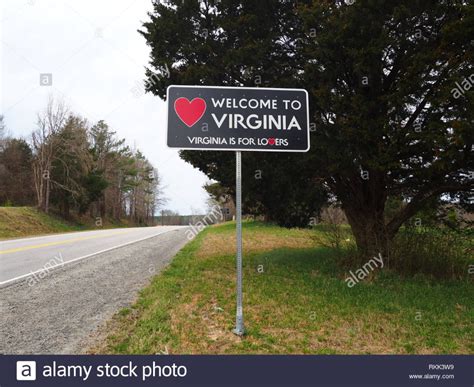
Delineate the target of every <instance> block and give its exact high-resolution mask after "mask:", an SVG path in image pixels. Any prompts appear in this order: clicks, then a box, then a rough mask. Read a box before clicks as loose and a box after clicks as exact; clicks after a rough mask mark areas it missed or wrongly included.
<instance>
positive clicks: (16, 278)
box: [0, 229, 179, 287]
mask: <svg viewBox="0 0 474 387" xmlns="http://www.w3.org/2000/svg"><path fill="white" fill-rule="evenodd" d="M176 230H179V229H173V230H167V231H163V232H160V233H158V234H154V235H149V236H146V237H144V238H141V239H137V240H134V241H131V242H126V243H122V244H121V245H117V246H113V247H109V248H108V249H104V250H100V251H97V252H95V253H92V254H87V255H84V256H83V257H79V258H74V259H71V260H70V261H66V262H64V263H63V264H61V265H56V266H54V267H52V268H51V270H50V271H53V270H55V269H57V268H60V267H64V266H66V265H67V264H68V263H73V262H77V261H80V260H82V259H86V258H89V257H92V256H94V255H97V254H102V253H105V252H107V251H110V250H115V249H119V248H120V247H124V246H127V245H131V244H132V243H137V242H142V241H144V240H147V239H150V238H154V237H156V236H158V235H162V234H166V233H168V232H171V231H176ZM43 270H44V269H39V270H36V271H32V272H29V273H28V274H23V275H20V276H18V277H15V278H11V279H8V280H6V281H3V282H0V287H2V286H3V285H6V284H9V283H11V282H15V281H18V280H21V279H23V278H26V277H29V276H30V275H34V274H37V273H39V272H42V271H43Z"/></svg>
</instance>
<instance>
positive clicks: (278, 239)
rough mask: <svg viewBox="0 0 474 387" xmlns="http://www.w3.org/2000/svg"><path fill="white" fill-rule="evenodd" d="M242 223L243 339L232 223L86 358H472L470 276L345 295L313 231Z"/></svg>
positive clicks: (390, 276)
mask: <svg viewBox="0 0 474 387" xmlns="http://www.w3.org/2000/svg"><path fill="white" fill-rule="evenodd" d="M319 232H321V230H287V229H282V228H278V227H275V226H268V225H264V224H261V223H257V222H247V223H245V224H244V251H245V255H244V314H245V325H246V329H247V334H246V336H245V337H244V338H239V337H237V336H235V335H233V334H232V333H231V330H232V328H233V325H234V316H235V266H234V265H235V258H234V242H235V224H232V223H227V224H224V225H220V226H215V227H211V228H208V229H206V230H205V231H203V232H202V233H201V234H199V235H198V237H197V238H196V239H194V240H193V241H192V242H191V243H189V244H187V245H186V246H185V247H184V248H183V249H182V250H181V251H180V252H179V253H178V255H177V256H176V258H175V259H174V260H173V262H172V264H171V265H170V266H169V267H168V268H167V269H166V270H165V271H164V272H163V273H162V274H160V275H158V276H156V277H155V278H154V279H153V280H152V282H151V284H150V285H149V286H148V287H146V288H145V289H144V290H143V291H142V292H141V293H140V296H139V298H138V300H137V301H136V303H135V304H134V305H132V306H131V307H130V308H126V309H123V310H122V311H120V312H119V313H118V314H116V316H115V317H114V318H113V319H112V320H111V321H110V322H109V323H108V325H107V327H106V332H107V335H106V338H105V339H104V340H103V341H102V342H101V343H99V344H98V345H97V346H96V347H95V348H92V349H90V352H91V353H113V354H152V353H179V354H189V353H197V354H214V353H219V354H231V353H232V354H243V353H245V354H249V353H251V354H291V353H297V354H300V353H303V354H309V353H313V354H367V353H370V354H405V353H409V354H411V353H416V354H441V353H449V354H460V353H463V354H465V353H473V352H474V345H473V342H472V333H473V325H472V324H473V323H472V322H473V317H474V315H473V301H472V300H473V295H474V292H473V287H472V282H471V280H470V279H469V278H467V273H466V278H465V279H464V280H458V281H442V282H440V281H433V280H432V279H430V278H424V277H422V276H421V277H420V276H418V277H416V278H412V279H409V278H403V279H402V278H401V277H399V276H397V275H396V274H394V273H391V272H388V271H384V270H383V269H380V271H379V272H378V273H377V274H376V275H374V276H370V279H366V280H364V281H363V282H360V283H358V284H357V285H356V286H354V287H352V288H349V287H348V286H347V285H346V283H345V281H344V279H345V278H346V277H347V272H345V270H344V269H341V266H340V265H338V263H337V259H336V258H335V256H334V252H333V250H332V249H330V248H326V247H321V245H319V244H318V243H317V242H316V240H317V238H314V233H319Z"/></svg>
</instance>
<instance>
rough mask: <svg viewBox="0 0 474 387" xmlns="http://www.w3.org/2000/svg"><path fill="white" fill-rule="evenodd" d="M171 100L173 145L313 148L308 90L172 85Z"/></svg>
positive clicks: (278, 149) (287, 149) (170, 141)
mask: <svg viewBox="0 0 474 387" xmlns="http://www.w3.org/2000/svg"><path fill="white" fill-rule="evenodd" d="M167 101H168V124H167V125H168V146H169V147H171V148H180V149H198V150H233V151H236V150H242V151H273V152H275V151H276V152H307V151H308V150H309V112H308V93H307V92H306V90H303V89H269V88H260V87H218V86H169V87H168V91H167Z"/></svg>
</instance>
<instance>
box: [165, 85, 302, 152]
mask: <svg viewBox="0 0 474 387" xmlns="http://www.w3.org/2000/svg"><path fill="white" fill-rule="evenodd" d="M171 87H180V88H183V87H193V88H201V89H234V90H279V91H285V90H288V91H304V93H305V94H306V129H307V130H306V131H307V134H308V147H307V148H306V149H298V150H285V149H246V148H182V147H177V146H176V147H175V146H169V145H168V112H169V103H170V102H169V101H170V99H169V90H170V88H171ZM309 132H310V131H309V97H308V91H307V90H306V89H286V88H275V87H239V86H202V85H169V86H168V87H167V88H166V146H167V147H168V148H170V149H182V150H200V151H227V152H229V151H233V152H238V151H240V152H292V153H296V152H308V151H309V148H310V145H311V144H310V136H309Z"/></svg>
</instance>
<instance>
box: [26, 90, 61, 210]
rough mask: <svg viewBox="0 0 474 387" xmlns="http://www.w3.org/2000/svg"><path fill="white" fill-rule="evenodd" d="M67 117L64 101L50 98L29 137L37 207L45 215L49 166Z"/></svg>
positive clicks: (48, 191) (47, 203) (49, 191)
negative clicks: (58, 134) (58, 135)
mask: <svg viewBox="0 0 474 387" xmlns="http://www.w3.org/2000/svg"><path fill="white" fill-rule="evenodd" d="M67 116H68V108H67V107H66V105H65V103H64V101H62V100H57V101H56V100H55V99H54V97H52V96H50V98H49V100H48V104H47V106H46V108H45V110H44V111H43V112H42V113H40V114H38V122H37V126H38V128H37V129H36V130H34V131H33V133H32V135H31V139H32V148H33V154H34V159H33V177H34V182H35V190H36V199H37V205H38V207H39V208H41V209H42V210H43V211H44V212H46V213H47V212H48V211H49V198H50V193H51V165H52V163H53V160H54V156H55V151H56V148H57V147H56V145H57V144H56V142H57V133H58V132H59V131H60V129H61V128H62V127H63V125H64V123H65V122H66V119H67Z"/></svg>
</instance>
